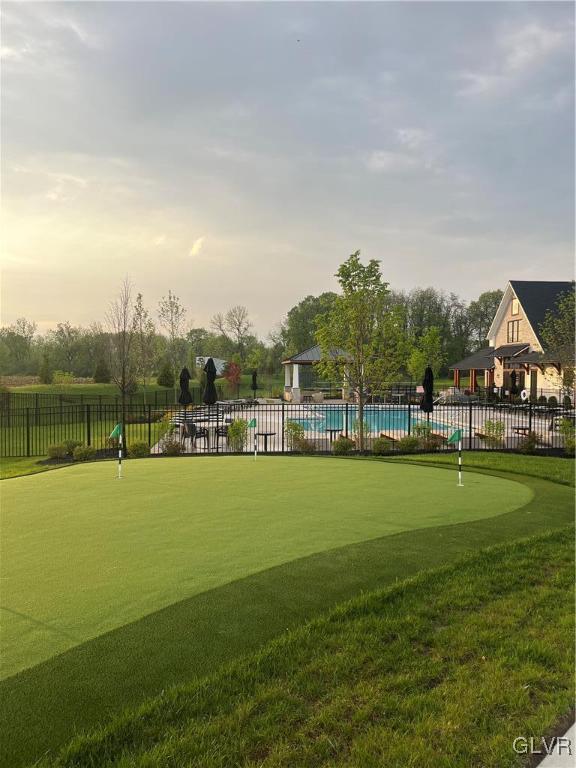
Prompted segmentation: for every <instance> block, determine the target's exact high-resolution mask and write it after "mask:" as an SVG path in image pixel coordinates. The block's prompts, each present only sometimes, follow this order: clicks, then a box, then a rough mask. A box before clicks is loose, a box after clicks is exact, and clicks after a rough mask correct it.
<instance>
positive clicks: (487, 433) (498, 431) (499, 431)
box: [483, 420, 506, 448]
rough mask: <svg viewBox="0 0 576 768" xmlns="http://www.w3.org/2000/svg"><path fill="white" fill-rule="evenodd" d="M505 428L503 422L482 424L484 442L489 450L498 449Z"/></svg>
mask: <svg viewBox="0 0 576 768" xmlns="http://www.w3.org/2000/svg"><path fill="white" fill-rule="evenodd" d="M505 430H506V427H505V425H504V422H503V421H490V420H488V421H485V422H484V429H483V433H484V442H485V443H486V445H488V446H489V447H491V448H499V447H500V446H501V445H502V443H503V441H504V432H505Z"/></svg>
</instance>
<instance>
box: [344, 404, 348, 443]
mask: <svg viewBox="0 0 576 768" xmlns="http://www.w3.org/2000/svg"><path fill="white" fill-rule="evenodd" d="M344 436H345V437H348V403H346V410H345V412H344Z"/></svg>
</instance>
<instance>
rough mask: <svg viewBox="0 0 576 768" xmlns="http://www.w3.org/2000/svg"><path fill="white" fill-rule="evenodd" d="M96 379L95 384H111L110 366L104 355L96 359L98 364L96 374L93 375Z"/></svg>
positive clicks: (95, 369)
mask: <svg viewBox="0 0 576 768" xmlns="http://www.w3.org/2000/svg"><path fill="white" fill-rule="evenodd" d="M92 378H93V379H94V383H95V384H109V383H110V379H111V376H110V368H109V367H108V363H107V362H106V360H105V359H104V358H103V357H99V358H98V359H97V360H96V365H95V367H94V375H93V377H92Z"/></svg>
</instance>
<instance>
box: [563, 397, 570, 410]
mask: <svg viewBox="0 0 576 768" xmlns="http://www.w3.org/2000/svg"><path fill="white" fill-rule="evenodd" d="M562 405H563V406H564V408H572V398H571V397H570V395H564V397H563V398H562Z"/></svg>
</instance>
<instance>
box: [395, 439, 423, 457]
mask: <svg viewBox="0 0 576 768" xmlns="http://www.w3.org/2000/svg"><path fill="white" fill-rule="evenodd" d="M396 447H397V448H398V450H399V451H400V452H401V453H414V452H415V451H417V450H418V449H419V448H420V439H419V438H418V437H416V435H405V436H404V437H401V438H400V440H398V442H397V443H396Z"/></svg>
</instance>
